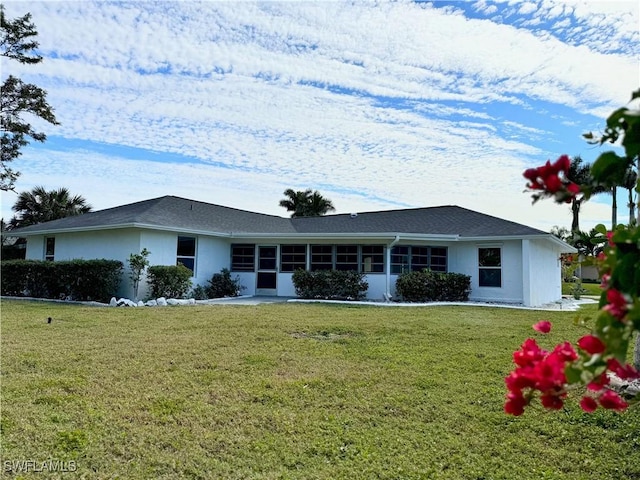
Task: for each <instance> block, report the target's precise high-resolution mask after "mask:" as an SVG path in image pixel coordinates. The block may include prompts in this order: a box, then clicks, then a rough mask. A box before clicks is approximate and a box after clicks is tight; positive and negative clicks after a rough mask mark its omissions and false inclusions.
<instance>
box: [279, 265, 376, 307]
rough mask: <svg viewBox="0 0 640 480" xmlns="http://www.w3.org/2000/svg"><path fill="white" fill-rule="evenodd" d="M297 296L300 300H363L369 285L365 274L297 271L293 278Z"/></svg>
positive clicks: (334, 271) (338, 271)
mask: <svg viewBox="0 0 640 480" xmlns="http://www.w3.org/2000/svg"><path fill="white" fill-rule="evenodd" d="M292 281H293V286H294V287H295V289H296V295H297V296H298V297H300V298H323V299H334V300H361V299H363V298H364V297H365V296H366V295H367V290H368V288H369V284H368V283H367V281H366V280H365V279H364V273H359V272H354V271H341V270H318V271H315V272H309V271H306V270H296V271H295V272H293V276H292Z"/></svg>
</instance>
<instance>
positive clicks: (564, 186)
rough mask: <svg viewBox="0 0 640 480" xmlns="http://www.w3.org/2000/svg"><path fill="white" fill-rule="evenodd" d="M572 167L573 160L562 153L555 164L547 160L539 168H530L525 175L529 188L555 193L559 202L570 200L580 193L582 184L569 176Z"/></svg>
mask: <svg viewBox="0 0 640 480" xmlns="http://www.w3.org/2000/svg"><path fill="white" fill-rule="evenodd" d="M570 167H571V160H570V159H569V157H568V156H567V155H562V156H560V157H559V158H558V159H557V160H556V161H555V162H553V164H552V163H551V161H549V160H547V163H545V164H544V165H542V166H540V167H538V168H528V169H527V170H525V171H524V173H523V176H524V177H525V178H526V179H527V180H529V183H527V188H529V189H531V190H544V191H545V192H547V193H549V194H551V195H553V196H554V197H555V199H556V201H557V202H570V201H571V199H572V198H573V197H575V196H576V195H577V194H578V193H580V186H579V185H577V184H575V183H574V182H572V181H570V180H569V179H568V177H567V174H568V172H569V168H570Z"/></svg>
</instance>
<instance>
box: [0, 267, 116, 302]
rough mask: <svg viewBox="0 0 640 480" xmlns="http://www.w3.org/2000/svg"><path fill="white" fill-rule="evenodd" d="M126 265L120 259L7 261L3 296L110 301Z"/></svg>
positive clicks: (3, 274) (2, 286) (2, 289)
mask: <svg viewBox="0 0 640 480" xmlns="http://www.w3.org/2000/svg"><path fill="white" fill-rule="evenodd" d="M122 268H123V264H122V262H120V261H117V260H105V259H102V260H69V261H60V262H49V261H45V260H6V261H3V262H2V285H1V288H0V290H1V292H2V295H8V296H17V297H37V298H53V299H66V298H70V299H72V300H81V301H89V300H93V301H97V302H108V301H109V299H110V298H111V297H112V296H114V295H115V294H116V292H117V290H118V285H119V284H120V280H121V276H122Z"/></svg>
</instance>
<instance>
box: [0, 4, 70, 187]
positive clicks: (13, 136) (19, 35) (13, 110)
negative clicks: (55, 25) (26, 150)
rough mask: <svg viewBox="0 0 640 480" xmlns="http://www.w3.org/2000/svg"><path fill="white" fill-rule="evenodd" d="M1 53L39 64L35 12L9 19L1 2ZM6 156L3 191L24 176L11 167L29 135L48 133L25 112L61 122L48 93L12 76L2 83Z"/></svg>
mask: <svg viewBox="0 0 640 480" xmlns="http://www.w3.org/2000/svg"><path fill="white" fill-rule="evenodd" d="M0 30H1V31H2V40H1V41H0V56H3V57H6V58H9V59H11V60H16V61H17V62H20V63H24V64H36V63H40V62H41V61H42V57H41V56H40V55H37V54H35V53H33V51H34V50H35V49H36V48H38V42H36V41H35V40H34V38H35V37H36V36H37V35H38V32H37V31H36V27H35V25H34V24H33V23H32V22H31V14H30V13H27V14H26V15H24V16H22V17H18V18H15V19H13V20H9V19H7V18H6V17H5V14H4V5H1V4H0ZM0 106H1V115H0V120H1V122H0V123H1V125H2V138H1V139H0V143H1V146H2V156H1V157H0V158H1V160H0V190H5V191H7V190H13V189H14V185H15V181H16V179H17V178H18V176H19V175H20V172H17V171H15V170H13V169H11V168H10V167H9V163H10V162H12V161H13V160H15V159H16V158H18V157H19V156H20V155H21V154H22V153H21V151H20V150H21V149H22V147H25V146H26V145H28V144H29V140H28V138H31V139H33V140H36V141H38V142H44V141H45V140H46V138H47V136H46V135H45V134H44V133H43V132H37V131H35V130H34V129H33V127H32V126H31V124H30V123H28V122H27V121H25V120H24V119H23V117H24V114H28V115H34V116H36V117H39V118H41V119H43V120H45V121H47V122H49V123H51V124H53V125H59V123H58V121H57V120H56V117H55V115H54V113H53V109H52V108H51V106H50V105H49V104H48V103H47V92H46V91H44V90H43V89H41V88H39V87H37V86H36V85H33V84H30V83H24V82H23V81H22V80H20V79H19V78H17V77H14V76H13V75H9V76H8V77H7V78H6V79H5V80H4V82H3V84H2V93H1V100H0Z"/></svg>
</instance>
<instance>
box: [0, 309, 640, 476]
mask: <svg viewBox="0 0 640 480" xmlns="http://www.w3.org/2000/svg"><path fill="white" fill-rule="evenodd" d="M595 312H596V310H595V307H593V306H591V307H587V308H586V309H585V310H584V312H583V315H585V314H586V315H591V316H593V315H594V314H595ZM1 313H2V344H1V346H2V366H1V368H2V393H1V395H2V421H1V428H2V430H1V435H2V452H1V453H2V460H3V462H2V469H3V472H2V473H3V475H4V476H5V477H6V478H56V477H55V475H53V474H51V475H49V474H45V476H44V477H43V474H42V473H41V472H27V473H22V474H20V475H19V476H16V475H15V472H8V471H7V469H6V463H5V462H7V461H20V460H28V459H33V460H35V461H39V462H42V461H46V460H48V459H53V460H59V461H70V460H73V461H74V462H76V466H77V471H75V472H69V473H64V474H57V475H59V476H60V477H61V478H80V477H83V478H91V479H94V478H95V479H101V478H104V479H106V478H122V479H151V478H154V479H176V478H193V479H215V478H222V479H276V478H283V479H288V478H290V479H342V478H348V479H372V478H377V479H402V478H407V479H410V478H435V479H544V478H547V479H572V480H573V479H589V480H591V479H622V478H625V479H640V412H639V410H640V409H637V408H634V409H631V410H629V411H628V412H626V413H624V414H616V413H614V412H609V411H598V412H597V413H595V414H592V415H588V414H585V413H583V412H582V411H581V410H580V409H579V407H578V406H577V404H576V402H575V401H573V402H568V404H567V406H566V409H565V410H563V411H560V412H554V413H548V412H545V411H543V410H541V409H531V410H529V411H527V412H526V413H525V415H524V416H522V417H518V418H514V417H510V416H507V415H505V414H504V413H503V402H504V396H505V388H504V382H503V378H504V376H505V375H506V374H507V373H508V372H509V371H510V369H511V368H512V360H511V355H512V352H513V351H514V350H515V349H517V348H518V347H519V345H520V344H521V343H522V341H523V340H524V339H525V338H527V337H528V336H537V338H540V342H541V344H542V345H543V346H545V347H551V346H552V345H553V344H554V343H557V342H559V341H561V340H564V339H573V340H575V339H577V338H578V336H579V335H581V334H582V333H583V331H582V329H581V328H580V327H577V326H575V325H574V324H573V320H574V318H575V317H576V313H570V312H535V311H526V310H510V309H500V308H482V307H431V308H379V307H366V306H365V307H358V306H335V305H319V304H313V305H308V304H307V305H301V304H280V305H260V306H195V307H168V308H144V309H133V308H130V309H127V308H121V309H115V308H95V307H84V306H75V305H63V304H52V303H40V302H33V303H31V302H19V301H4V302H2V312H1ZM47 317H52V318H53V321H52V323H51V324H47V320H46V319H47ZM541 319H548V320H551V321H553V323H554V330H553V331H552V333H551V334H550V335H549V336H546V337H543V336H541V335H540V334H536V333H535V332H534V331H533V330H532V329H531V325H532V324H533V323H535V322H537V321H539V320H541Z"/></svg>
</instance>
